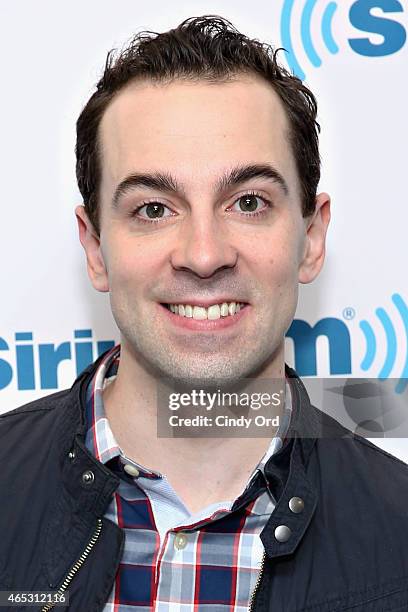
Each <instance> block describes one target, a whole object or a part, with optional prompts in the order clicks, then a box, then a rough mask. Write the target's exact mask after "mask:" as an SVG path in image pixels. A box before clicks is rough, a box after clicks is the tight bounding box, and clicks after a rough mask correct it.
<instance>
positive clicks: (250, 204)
mask: <svg viewBox="0 0 408 612" xmlns="http://www.w3.org/2000/svg"><path fill="white" fill-rule="evenodd" d="M260 204H264V206H263V207H261V208H259V205H260ZM237 206H238V208H237ZM270 207H271V202H269V200H267V199H266V198H264V197H263V196H260V195H259V194H257V193H245V194H244V195H242V196H240V197H239V198H238V199H237V200H236V201H235V202H234V204H233V205H232V207H231V208H230V210H235V211H236V212H239V213H241V214H245V215H246V216H250V217H251V216H255V215H259V214H261V213H263V211H266V209H268V208H270Z"/></svg>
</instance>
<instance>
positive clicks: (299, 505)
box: [289, 497, 305, 514]
mask: <svg viewBox="0 0 408 612" xmlns="http://www.w3.org/2000/svg"><path fill="white" fill-rule="evenodd" d="M304 507H305V502H304V501H303V499H302V498H301V497H292V498H291V499H290V500H289V508H290V510H292V512H294V513H295V514H299V512H303V509H304Z"/></svg>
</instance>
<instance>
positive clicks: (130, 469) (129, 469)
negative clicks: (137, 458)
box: [123, 463, 140, 478]
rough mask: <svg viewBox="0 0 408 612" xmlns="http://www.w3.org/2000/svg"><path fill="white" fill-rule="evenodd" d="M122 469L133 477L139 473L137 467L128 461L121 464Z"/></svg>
mask: <svg viewBox="0 0 408 612" xmlns="http://www.w3.org/2000/svg"><path fill="white" fill-rule="evenodd" d="M123 469H124V470H125V472H126V474H129V476H134V477H135V478H136V477H137V476H139V474H140V472H139V470H138V469H137V467H135V466H134V465H131V464H130V463H125V465H124V466H123Z"/></svg>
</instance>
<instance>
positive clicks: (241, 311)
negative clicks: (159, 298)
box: [160, 302, 251, 332]
mask: <svg viewBox="0 0 408 612" xmlns="http://www.w3.org/2000/svg"><path fill="white" fill-rule="evenodd" d="M160 307H161V310H162V312H163V313H164V314H165V315H167V317H168V320H170V322H171V323H172V324H173V325H175V326H177V327H179V328H183V329H185V330H192V331H203V332H204V331H220V330H223V329H226V328H229V327H235V326H236V325H237V324H238V322H240V321H242V319H244V318H246V315H247V312H248V311H249V310H251V307H250V304H248V303H247V302H217V303H212V304H207V305H204V304H203V303H201V304H200V303H198V304H197V303H196V304H187V303H184V304H168V303H163V302H162V303H160Z"/></svg>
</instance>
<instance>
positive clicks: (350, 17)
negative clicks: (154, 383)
mask: <svg viewBox="0 0 408 612" xmlns="http://www.w3.org/2000/svg"><path fill="white" fill-rule="evenodd" d="M209 13H212V14H214V13H215V14H220V15H222V16H224V17H226V18H228V19H229V20H231V21H232V22H233V23H234V25H236V26H237V27H238V29H239V30H241V31H242V32H244V33H246V34H248V35H250V36H254V37H257V38H259V39H260V40H264V41H267V42H271V43H273V44H274V45H275V46H282V45H283V44H285V46H286V47H287V48H289V47H290V46H291V47H292V51H293V52H292V55H291V59H290V65H291V67H292V68H293V69H294V70H296V71H297V72H298V74H300V73H301V72H303V73H304V74H305V78H306V82H307V84H308V85H309V86H310V87H311V89H312V90H313V91H314V92H315V94H316V96H317V98H318V102H319V120H320V123H321V125H322V134H321V154H322V161H323V168H322V180H321V185H320V187H321V190H324V191H328V192H329V193H330V194H331V196H332V221H331V227H330V229H329V234H328V252H327V259H326V264H325V268H324V271H323V272H322V273H321V275H320V277H319V279H318V280H317V281H316V282H315V283H313V284H312V285H310V286H302V287H301V291H300V300H299V306H298V310H297V313H296V320H299V321H305V322H307V323H308V324H309V325H310V326H312V327H313V326H315V325H320V326H322V325H323V327H321V330H323V331H322V335H319V337H318V338H317V341H316V359H315V361H316V363H315V364H314V359H313V358H312V359H311V360H310V359H307V360H306V362H307V364H309V367H310V365H311V366H312V368H313V366H314V365H315V366H316V368H315V370H316V371H315V374H316V375H318V376H320V377H328V376H333V375H338V376H341V377H367V378H377V377H378V376H379V375H381V376H382V377H383V378H385V379H388V380H389V382H392V384H393V385H394V382H395V385H396V384H397V383H398V380H396V381H392V380H391V379H393V378H395V379H398V378H399V377H401V376H405V377H408V286H407V263H408V258H407V249H406V229H407V222H408V213H407V209H408V202H407V197H406V193H407V187H406V175H407V171H406V166H407V159H408V156H407V151H406V143H407V142H408V124H407V119H406V116H407V110H406V109H407V108H408V95H407V85H406V83H407V73H408V61H407V60H408V43H407V41H406V32H407V31H408V5H407V3H406V2H405V0H404V2H401V3H400V2H398V1H397V0H381V1H380V0H379V1H378V2H375V1H373V0H357V1H356V0H342V1H341V2H339V5H336V3H335V2H331V1H330V0H269V1H266V0H252V2H250V3H248V2H244V0H234V1H232V0H231V1H227V0H222V1H220V0H219V1H217V0H214V1H212V2H211V1H198V0H197V1H195V2H183V1H182V0H173V2H172V3H171V5H169V3H167V2H164V1H160V2H159V1H154V0H153V1H152V0H150V1H149V2H137V1H135V0H132V1H130V0H121V1H120V2H113V1H112V0H111V1H107V0H87V2H82V1H80V0H70V2H65V1H63V0H61V1H60V2H58V3H56V2H51V1H50V0H49V1H48V0H37V1H36V2H35V3H32V2H29V1H28V0H25V1H23V0H21V1H20V2H16V3H10V2H6V1H5V0H1V4H0V45H1V96H0V117H1V147H0V156H1V158H0V168H1V178H2V180H1V225H0V227H1V240H0V256H1V261H2V273H1V292H2V293H1V295H2V299H1V326H0V411H1V412H4V411H7V410H10V409H12V408H14V407H16V406H17V405H20V404H23V403H25V402H28V401H30V400H32V399H35V398H37V397H40V396H42V395H46V394H48V393H51V392H53V391H55V390H56V389H57V388H58V389H62V388H64V387H66V386H68V385H71V384H72V382H73V380H74V378H75V377H76V371H77V368H79V369H80V367H81V364H82V363H84V360H86V358H90V356H91V355H92V356H93V358H96V356H97V350H98V345H97V343H98V342H101V341H117V340H118V338H119V336H118V332H117V330H116V327H115V325H114V322H113V319H112V317H111V314H110V308H109V301H108V298H107V296H106V295H102V294H97V293H96V292H94V290H93V289H92V288H91V286H90V284H89V282H88V278H87V274H86V267H85V258H84V254H83V252H82V248H81V247H80V245H79V242H78V239H77V230H76V222H75V217H74V207H75V205H76V204H77V203H80V202H81V199H80V195H79V192H78V190H77V186H76V181H75V156H74V146H75V122H76V119H77V116H78V114H79V112H80V110H81V108H82V106H83V105H84V104H85V102H86V100H87V99H88V97H89V95H90V94H91V93H92V92H93V90H94V85H95V83H96V81H97V80H98V78H99V76H100V74H101V71H102V67H103V65H104V61H105V56H106V53H107V51H108V50H109V49H111V48H112V47H121V46H122V45H123V44H124V43H125V42H126V40H128V39H129V38H130V37H131V36H132V35H133V34H134V33H135V32H137V31H140V30H143V29H149V30H155V31H163V30H167V29H169V28H171V27H175V26H176V25H178V24H179V23H180V22H181V21H182V20H183V19H185V18H187V17H190V16H195V15H203V14H209ZM364 30H365V31H364ZM335 51H336V52H335ZM295 60H296V64H295ZM319 63H320V65H318V64H319ZM328 318H329V319H330V321H329V322H327V321H326V322H324V321H323V324H321V323H319V322H320V321H321V320H325V319H328ZM323 328H324V329H325V330H326V332H324V329H323ZM327 330H328V331H327ZM370 330H371V331H370ZM75 332H76V334H75ZM325 333H328V334H329V335H328V337H327V336H326V335H325ZM76 336H77V337H76ZM79 336H83V337H82V338H80V337H79ZM347 336H348V337H349V339H350V345H349V348H348V347H347V346H346V345H345V344H344V341H345V339H347ZM342 340H343V344H342ZM295 341H296V343H298V344H297V346H298V347H300V340H299V338H297V339H296V340H295ZM309 342H311V343H312V345H313V346H314V340H313V339H311V338H310V337H309ZM294 347H295V343H294V341H293V339H290V338H288V340H287V362H288V363H289V364H291V365H292V366H295V367H296V368H297V370H298V372H299V374H300V375H305V376H306V375H308V374H310V372H307V371H305V368H304V362H302V360H301V357H298V360H296V359H295V357H297V356H296V355H295V350H294ZM99 348H102V347H99ZM330 349H331V353H330ZM55 351H58V352H57V353H55ZM55 354H56V355H57V357H59V358H60V363H59V365H57V361H58V359H57V360H56V359H55ZM348 360H349V361H350V364H351V368H350V371H348V369H347V361H348ZM302 364H303V365H302ZM362 366H363V367H362ZM336 368H337V369H336ZM312 374H313V373H312ZM305 381H306V379H305ZM395 385H394V387H395ZM393 392H394V393H395V399H396V401H398V402H400V403H401V401H402V402H403V403H404V406H406V408H407V410H408V385H407V386H405V387H403V388H402V387H401V383H400V388H399V391H398V393H397V392H396V391H393ZM320 407H321V408H322V409H324V406H320ZM387 435H388V436H391V435H392V432H391V433H390V432H388V434H387ZM396 435H397V434H396ZM373 441H374V442H375V443H376V444H379V445H381V446H382V447H384V448H386V449H387V450H389V451H390V452H392V453H394V454H395V455H398V456H399V457H401V458H403V459H404V460H405V461H408V444H407V443H406V439H404V438H401V437H400V438H399V439H397V438H391V439H390V438H389V439H375V440H373Z"/></svg>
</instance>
